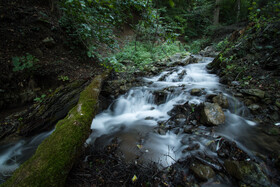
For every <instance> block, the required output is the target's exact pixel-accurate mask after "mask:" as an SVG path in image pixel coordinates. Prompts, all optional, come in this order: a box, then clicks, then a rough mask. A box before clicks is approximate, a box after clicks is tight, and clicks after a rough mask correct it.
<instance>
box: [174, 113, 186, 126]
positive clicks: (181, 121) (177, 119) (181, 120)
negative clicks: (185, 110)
mask: <svg viewBox="0 0 280 187" xmlns="http://www.w3.org/2000/svg"><path fill="white" fill-rule="evenodd" d="M174 118H175V119H174V121H175V123H176V124H177V125H182V124H184V123H185V121H186V116H185V115H184V114H177V115H176V116H175V117H174Z"/></svg>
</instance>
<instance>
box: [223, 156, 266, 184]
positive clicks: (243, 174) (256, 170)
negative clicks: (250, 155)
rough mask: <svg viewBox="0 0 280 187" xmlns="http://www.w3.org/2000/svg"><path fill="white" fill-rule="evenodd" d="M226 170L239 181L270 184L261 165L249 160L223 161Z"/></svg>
mask: <svg viewBox="0 0 280 187" xmlns="http://www.w3.org/2000/svg"><path fill="white" fill-rule="evenodd" d="M225 168H226V171H227V172H228V173H229V174H230V175H231V176H233V177H235V178H236V179H238V180H239V181H242V182H243V183H245V184H246V185H250V186H256V187H261V186H271V183H270V182H269V180H268V178H267V176H266V175H265V174H264V173H263V171H262V169H261V167H260V166H259V165H258V164H256V163H253V162H251V161H234V160H226V161H225Z"/></svg>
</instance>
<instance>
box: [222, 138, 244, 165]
mask: <svg viewBox="0 0 280 187" xmlns="http://www.w3.org/2000/svg"><path fill="white" fill-rule="evenodd" d="M219 145H220V147H219V149H218V150H217V154H218V156H219V157H221V158H226V159H234V160H246V159H247V158H249V156H248V155H247V154H246V153H245V152H244V151H243V150H241V149H239V148H238V147H237V145H236V143H235V142H231V141H228V140H226V139H221V140H220V142H219Z"/></svg>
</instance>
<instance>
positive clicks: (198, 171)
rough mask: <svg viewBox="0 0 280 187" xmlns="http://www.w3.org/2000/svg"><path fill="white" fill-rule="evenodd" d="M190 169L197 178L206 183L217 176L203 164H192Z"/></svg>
mask: <svg viewBox="0 0 280 187" xmlns="http://www.w3.org/2000/svg"><path fill="white" fill-rule="evenodd" d="M190 169H191V171H192V172H193V173H194V174H195V176H196V177H198V178H199V179H201V180H204V181H207V180H208V179H210V178H212V177H214V176H215V172H214V170H213V169H212V168H211V167H209V166H205V165H202V164H192V166H191V167H190Z"/></svg>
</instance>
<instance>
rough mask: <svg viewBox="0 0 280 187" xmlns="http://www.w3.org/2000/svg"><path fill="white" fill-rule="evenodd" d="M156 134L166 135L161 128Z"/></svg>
mask: <svg viewBox="0 0 280 187" xmlns="http://www.w3.org/2000/svg"><path fill="white" fill-rule="evenodd" d="M158 133H159V134H160V135H166V130H164V129H162V128H159V129H158Z"/></svg>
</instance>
